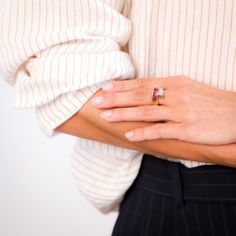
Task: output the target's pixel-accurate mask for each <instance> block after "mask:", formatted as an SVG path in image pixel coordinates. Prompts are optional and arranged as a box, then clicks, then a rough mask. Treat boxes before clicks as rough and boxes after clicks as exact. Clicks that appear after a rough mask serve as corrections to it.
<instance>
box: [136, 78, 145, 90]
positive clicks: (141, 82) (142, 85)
mask: <svg viewBox="0 0 236 236" xmlns="http://www.w3.org/2000/svg"><path fill="white" fill-rule="evenodd" d="M137 82H138V88H139V89H143V87H147V81H146V79H138V80H137Z"/></svg>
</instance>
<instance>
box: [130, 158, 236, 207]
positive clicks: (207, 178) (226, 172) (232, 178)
mask: <svg viewBox="0 0 236 236" xmlns="http://www.w3.org/2000/svg"><path fill="white" fill-rule="evenodd" d="M134 185H136V186H138V187H141V188H142V189H145V190H147V191H151V192H153V193H156V194H160V195H163V196H167V197H171V198H174V201H175V203H176V206H182V205H183V204H184V201H198V202H204V203H222V204H223V203H229V204H236V168H231V167H225V166H219V165H204V166H199V167H195V168H187V167H185V166H184V165H183V164H181V163H177V162H170V161H167V160H163V159H160V158H157V157H154V156H151V155H147V154H145V155H144V157H143V161H142V165H141V169H140V172H139V174H138V176H137V178H136V180H135V183H134Z"/></svg>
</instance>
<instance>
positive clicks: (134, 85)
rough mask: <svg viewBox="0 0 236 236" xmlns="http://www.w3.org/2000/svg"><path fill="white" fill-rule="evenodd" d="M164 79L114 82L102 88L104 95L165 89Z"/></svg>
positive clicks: (165, 82)
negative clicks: (148, 89)
mask: <svg viewBox="0 0 236 236" xmlns="http://www.w3.org/2000/svg"><path fill="white" fill-rule="evenodd" d="M167 81H168V80H167V79H166V78H139V79H131V80H114V81H111V82H109V83H107V84H105V85H104V86H103V87H102V90H103V91H104V92H105V93H115V92H127V91H131V90H137V89H141V88H142V89H143V88H155V87H162V88H166V84H167Z"/></svg>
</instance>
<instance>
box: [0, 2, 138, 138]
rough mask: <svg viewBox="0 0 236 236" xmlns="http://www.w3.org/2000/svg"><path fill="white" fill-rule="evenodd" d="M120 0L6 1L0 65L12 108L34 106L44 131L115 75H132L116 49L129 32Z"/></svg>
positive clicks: (128, 63) (1, 17) (125, 58)
mask: <svg viewBox="0 0 236 236" xmlns="http://www.w3.org/2000/svg"><path fill="white" fill-rule="evenodd" d="M123 7H124V0H109V1H108V0H107V1H106V0H103V1H102V0H86V1H84V0H76V1H75V0H67V1H65V0H52V1H47V0H38V1H32V0H10V1H7V3H6V5H5V7H4V8H3V11H2V12H1V15H0V20H1V21H0V23H1V32H0V49H1V50H0V54H1V55H0V58H1V61H0V69H1V74H2V77H3V78H5V80H6V81H8V82H9V83H10V84H11V85H14V88H15V107H18V108H36V112H37V117H38V121H39V125H40V127H41V129H42V130H43V131H44V133H45V134H46V135H48V136H50V135H52V134H53V133H54V131H53V130H54V129H55V128H56V127H57V126H59V125H60V124H61V123H63V122H64V121H66V120H67V119H68V118H70V117H71V116H72V115H74V114H75V113H76V112H77V111H78V110H79V109H80V108H81V107H82V106H83V105H84V103H85V102H86V101H87V100H88V99H89V97H90V96H91V95H92V94H93V93H94V92H96V91H97V89H98V88H99V86H100V84H101V83H103V82H105V81H107V80H112V79H115V78H120V79H122V78H132V77H134V73H135V70H134V67H133V65H132V62H131V60H130V57H129V55H128V54H127V53H125V52H123V51H122V50H121V47H122V46H124V45H125V44H126V43H127V41H128V39H129V37H130V34H131V24H130V21H129V20H128V19H127V18H126V17H125V16H123V15H122V14H121V11H122V9H123Z"/></svg>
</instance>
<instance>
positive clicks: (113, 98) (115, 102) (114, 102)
mask: <svg viewBox="0 0 236 236" xmlns="http://www.w3.org/2000/svg"><path fill="white" fill-rule="evenodd" d="M109 101H110V103H111V105H113V106H116V105H118V104H119V103H118V96H117V95H116V94H110V95H109Z"/></svg>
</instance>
